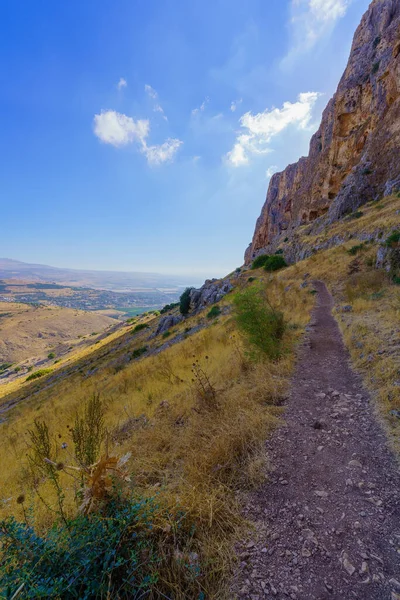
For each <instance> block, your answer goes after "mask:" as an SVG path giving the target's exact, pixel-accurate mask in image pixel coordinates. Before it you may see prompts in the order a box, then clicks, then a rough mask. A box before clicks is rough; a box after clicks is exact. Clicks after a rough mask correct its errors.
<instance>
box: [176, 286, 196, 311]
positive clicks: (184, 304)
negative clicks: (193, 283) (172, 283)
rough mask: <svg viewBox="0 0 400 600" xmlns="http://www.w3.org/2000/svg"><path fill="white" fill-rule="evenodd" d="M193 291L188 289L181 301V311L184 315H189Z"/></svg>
mask: <svg viewBox="0 0 400 600" xmlns="http://www.w3.org/2000/svg"><path fill="white" fill-rule="evenodd" d="M192 289H193V288H191V287H189V288H186V290H185V291H184V292H183V294H182V295H181V297H180V299H179V311H180V313H181V314H182V315H187V314H188V312H189V310H190V292H191V291H192Z"/></svg>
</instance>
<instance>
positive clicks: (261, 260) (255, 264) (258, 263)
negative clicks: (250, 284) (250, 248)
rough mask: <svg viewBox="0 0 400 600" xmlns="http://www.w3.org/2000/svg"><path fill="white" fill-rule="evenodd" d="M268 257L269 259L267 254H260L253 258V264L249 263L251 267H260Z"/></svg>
mask: <svg viewBox="0 0 400 600" xmlns="http://www.w3.org/2000/svg"><path fill="white" fill-rule="evenodd" d="M268 259H269V254H261V256H257V258H255V259H254V260H253V264H252V265H251V268H252V269H259V268H260V267H263V266H264V265H265V263H266V262H267V260H268Z"/></svg>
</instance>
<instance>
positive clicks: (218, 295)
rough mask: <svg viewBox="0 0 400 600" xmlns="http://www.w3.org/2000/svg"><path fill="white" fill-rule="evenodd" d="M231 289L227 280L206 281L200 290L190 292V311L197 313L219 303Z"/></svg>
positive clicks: (230, 284)
mask: <svg viewBox="0 0 400 600" xmlns="http://www.w3.org/2000/svg"><path fill="white" fill-rule="evenodd" d="M232 289H233V285H232V283H231V282H230V281H229V279H222V280H217V279H208V280H207V281H206V282H205V283H204V285H203V286H202V287H201V288H200V289H198V290H195V289H193V290H191V292H190V311H191V312H192V313H197V312H199V311H200V310H202V309H203V308H205V307H206V306H209V305H210V304H215V303H216V302H219V301H220V300H221V299H222V298H223V297H224V296H225V295H226V294H228V292H230V291H231V290H232Z"/></svg>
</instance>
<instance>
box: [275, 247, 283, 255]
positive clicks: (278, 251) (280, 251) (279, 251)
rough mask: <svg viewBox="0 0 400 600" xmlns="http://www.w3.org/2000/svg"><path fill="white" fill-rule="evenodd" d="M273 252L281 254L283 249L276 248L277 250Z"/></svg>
mask: <svg viewBox="0 0 400 600" xmlns="http://www.w3.org/2000/svg"><path fill="white" fill-rule="evenodd" d="M275 254H283V249H282V248H278V250H277V251H276V252H275Z"/></svg>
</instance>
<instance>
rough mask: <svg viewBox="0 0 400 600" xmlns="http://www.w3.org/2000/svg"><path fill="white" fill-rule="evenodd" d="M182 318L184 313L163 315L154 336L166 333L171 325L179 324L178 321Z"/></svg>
mask: <svg viewBox="0 0 400 600" xmlns="http://www.w3.org/2000/svg"><path fill="white" fill-rule="evenodd" d="M182 320H183V316H182V315H167V316H165V317H163V318H162V319H160V322H159V323H158V327H157V329H156V331H155V333H154V334H153V336H152V337H155V336H157V335H161V334H162V333H165V332H166V331H168V330H169V329H171V327H175V325H178V323H180V322H181V321H182Z"/></svg>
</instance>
